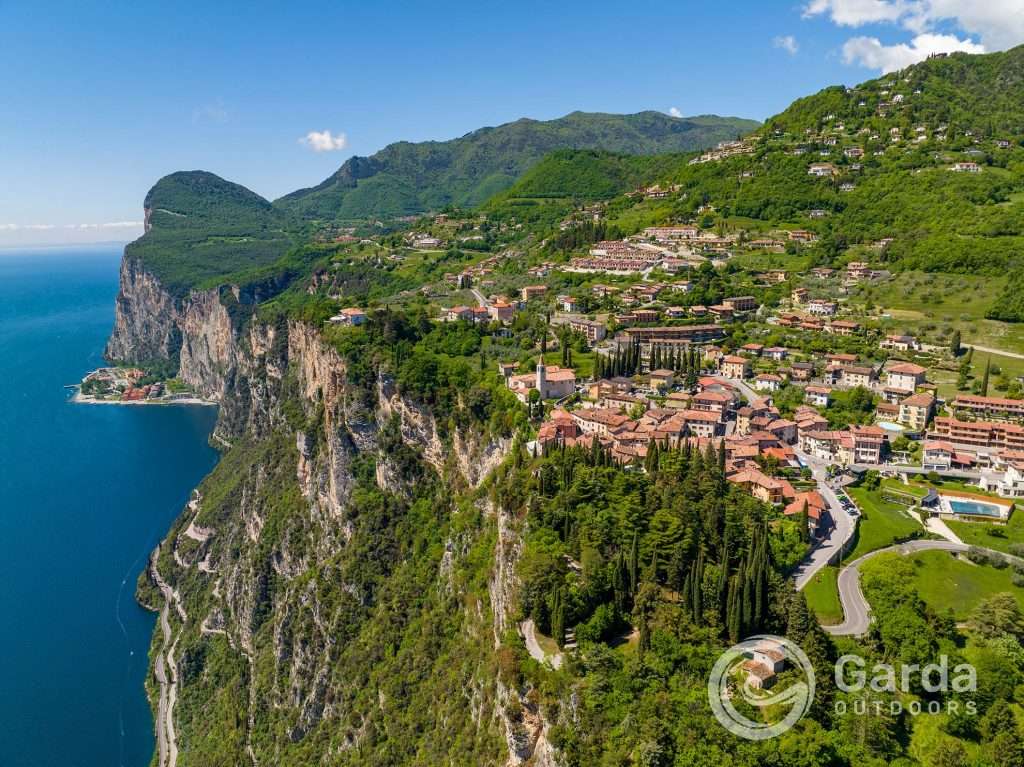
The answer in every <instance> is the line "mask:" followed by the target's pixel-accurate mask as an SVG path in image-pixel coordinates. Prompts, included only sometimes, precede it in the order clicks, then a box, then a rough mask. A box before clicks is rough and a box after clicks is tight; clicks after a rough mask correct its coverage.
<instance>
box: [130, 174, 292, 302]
mask: <svg viewBox="0 0 1024 767" xmlns="http://www.w3.org/2000/svg"><path fill="white" fill-rule="evenodd" d="M145 210H146V233H145V234H144V235H143V236H142V237H141V238H139V239H138V240H136V241H135V242H133V243H131V244H130V245H128V247H127V248H126V249H125V254H126V255H127V256H128V257H129V258H134V259H140V260H142V261H143V262H144V264H145V267H146V270H147V271H149V272H150V273H151V274H153V275H154V276H155V277H156V278H157V279H159V280H160V282H161V283H162V284H163V285H164V286H165V287H167V289H168V290H169V291H170V292H172V293H174V294H181V293H183V292H185V291H186V290H187V289H188V288H190V287H192V286H194V285H197V284H200V283H202V282H204V281H206V280H216V279H217V278H219V277H223V276H224V275H227V274H231V273H233V272H236V271H239V270H242V269H248V268H253V267H258V266H263V265H266V264H269V263H272V262H273V261H275V260H277V259H278V258H280V257H281V256H282V255H283V254H284V253H285V251H286V250H287V249H288V247H289V246H290V245H291V244H292V240H293V237H294V233H290V232H289V231H288V230H287V227H286V226H285V223H284V218H283V216H281V215H280V214H279V213H278V212H277V211H275V210H274V208H273V207H272V206H271V204H270V203H269V202H267V201H266V200H264V199H263V198H262V197H260V196H259V195H258V194H256V193H254V192H251V191H249V190H248V189H246V188H245V187H243V186H240V185H238V184H234V183H232V182H230V181H225V180H224V179H222V178H220V177H219V176H215V175H214V174H212V173H207V172H206V171H181V172H178V173H172V174H171V175H169V176H165V177H164V178H162V179H160V180H159V181H158V182H157V183H156V185H154V186H153V188H152V189H150V190H149V194H147V195H146V201H145Z"/></svg>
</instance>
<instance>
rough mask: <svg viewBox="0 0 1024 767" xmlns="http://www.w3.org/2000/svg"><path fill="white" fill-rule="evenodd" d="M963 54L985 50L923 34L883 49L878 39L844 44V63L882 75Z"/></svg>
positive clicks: (955, 39) (857, 39) (949, 37)
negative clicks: (943, 56)
mask: <svg viewBox="0 0 1024 767" xmlns="http://www.w3.org/2000/svg"><path fill="white" fill-rule="evenodd" d="M951 51H964V52H965V53H984V52H985V46H983V45H978V44H977V43H972V42H971V41H970V40H961V39H959V38H958V37H956V36H955V35H933V34H927V33H926V34H922V35H917V36H916V37H914V39H913V40H911V41H910V43H909V44H907V43H899V44H897V45H883V44H882V42H881V41H880V40H879V39H878V38H877V37H853V38H850V39H849V40H847V41H846V42H845V43H844V44H843V61H844V62H846V63H847V64H859V65H860V66H862V67H867V68H868V69H878V70H880V71H881V72H895V71H896V70H898V69H903V68H904V67H908V66H910V65H911V64H915V63H917V62H918V61H922V60H923V59H926V58H928V56H929V55H930V54H932V53H945V52H951Z"/></svg>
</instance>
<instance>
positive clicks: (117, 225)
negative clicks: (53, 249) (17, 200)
mask: <svg viewBox="0 0 1024 767" xmlns="http://www.w3.org/2000/svg"><path fill="white" fill-rule="evenodd" d="M141 228H142V222H141V221H108V222H105V223H102V224H61V225H58V224H0V232H22V231H25V232H42V231H49V230H51V229H141Z"/></svg>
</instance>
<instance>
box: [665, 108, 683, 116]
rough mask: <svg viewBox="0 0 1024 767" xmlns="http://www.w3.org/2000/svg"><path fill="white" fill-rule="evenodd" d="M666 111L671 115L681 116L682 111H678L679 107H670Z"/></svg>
mask: <svg viewBox="0 0 1024 767" xmlns="http://www.w3.org/2000/svg"><path fill="white" fill-rule="evenodd" d="M668 113H669V114H670V115H672V116H673V117H682V116H683V113H682V112H680V111H679V107H672V108H671V109H669V110H668Z"/></svg>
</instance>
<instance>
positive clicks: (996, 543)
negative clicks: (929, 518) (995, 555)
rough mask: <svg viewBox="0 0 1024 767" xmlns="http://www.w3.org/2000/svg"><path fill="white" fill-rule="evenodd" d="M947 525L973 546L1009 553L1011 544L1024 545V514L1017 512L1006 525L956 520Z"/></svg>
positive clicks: (948, 522)
mask: <svg viewBox="0 0 1024 767" xmlns="http://www.w3.org/2000/svg"><path fill="white" fill-rule="evenodd" d="M946 524H947V525H949V529H950V530H952V531H953V532H954V533H956V534H957V535H958V536H959V537H960V540H962V541H963V542H964V543H967V544H970V545H972V546H984V547H985V548H989V549H995V550H996V551H1005V552H1007V553H1009V551H1010V544H1012V543H1019V544H1024V513H1022V512H1020V511H1015V512H1014V513H1013V514H1012V515H1010V521H1009V522H1007V523H1006V524H1005V525H993V524H989V523H987V522H958V521H955V520H949V521H947V522H946ZM993 532H994V533H995V535H993Z"/></svg>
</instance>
